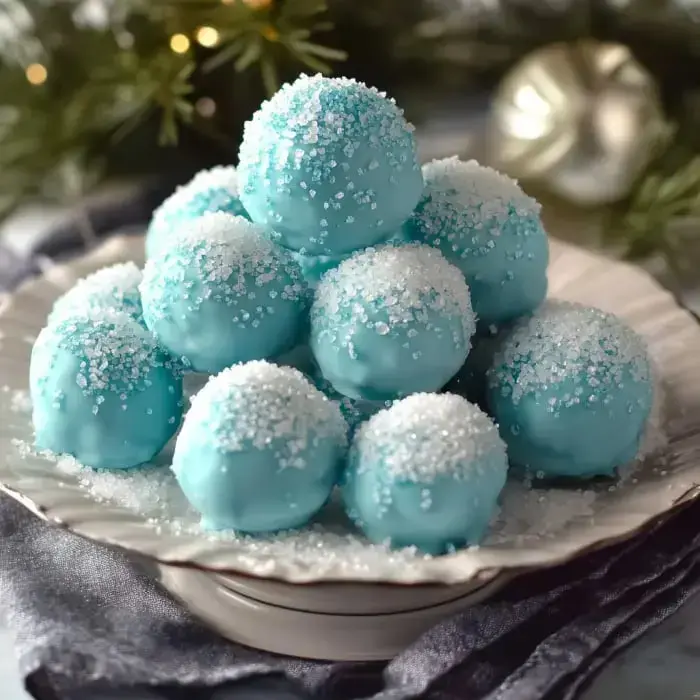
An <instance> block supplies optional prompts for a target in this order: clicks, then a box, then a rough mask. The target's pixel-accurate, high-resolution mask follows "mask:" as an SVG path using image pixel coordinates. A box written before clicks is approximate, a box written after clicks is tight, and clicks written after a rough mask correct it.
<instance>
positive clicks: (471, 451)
mask: <svg viewBox="0 0 700 700" xmlns="http://www.w3.org/2000/svg"><path fill="white" fill-rule="evenodd" d="M353 450H355V451H356V452H357V457H358V458H357V464H358V465H359V469H360V470H362V469H364V468H371V465H377V464H382V465H383V466H384V467H385V468H386V470H387V471H388V473H389V474H390V475H391V476H392V477H393V478H394V479H397V480H408V481H411V482H414V483H425V484H430V483H432V482H433V481H434V480H435V479H436V478H437V477H439V476H452V477H454V478H456V479H463V478H465V477H467V476H468V475H472V474H479V473H480V472H481V470H483V469H486V468H489V466H492V464H493V462H491V460H489V461H488V462H487V461H485V460H484V458H485V457H489V458H494V459H495V460H498V461H500V462H501V463H502V465H503V469H505V465H506V447H505V444H504V443H503V441H502V440H501V438H500V436H499V434H498V429H497V428H496V426H495V424H494V423H493V421H492V420H491V419H490V418H489V417H488V416H487V415H486V414H485V413H484V412H483V411H481V409H479V408H478V407H477V406H474V405H473V404H471V403H469V402H468V401H467V400H466V399H463V398H462V397H461V396H456V395H455V394H413V395H412V396H409V397H408V398H406V399H403V400H402V401H398V402H396V403H394V404H393V405H392V406H391V408H387V409H385V410H382V411H380V412H379V413H377V414H376V415H374V416H373V417H372V418H370V419H369V421H367V422H366V423H364V424H362V425H361V426H360V428H359V430H358V432H357V434H356V436H355V439H354V441H353Z"/></svg>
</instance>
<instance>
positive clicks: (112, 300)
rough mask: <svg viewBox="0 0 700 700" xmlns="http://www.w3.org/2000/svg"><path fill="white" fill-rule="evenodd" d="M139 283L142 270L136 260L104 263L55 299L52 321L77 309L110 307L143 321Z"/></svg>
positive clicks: (51, 314) (50, 319) (50, 318)
mask: <svg viewBox="0 0 700 700" xmlns="http://www.w3.org/2000/svg"><path fill="white" fill-rule="evenodd" d="M139 284H141V270H140V269H139V268H138V267H137V266H136V265H135V264H134V263H133V262H126V263H118V264H116V265H110V266H109V267H103V268H102V269H101V270H98V271H97V272H93V273H92V274H91V275H88V276H87V277H84V278H83V279H81V280H79V281H78V282H77V283H76V284H75V286H74V287H72V288H71V289H69V290H68V291H67V292H66V293H65V294H63V295H62V296H60V297H59V298H58V299H57V300H56V303H55V304H54V305H53V309H52V310H51V313H50V314H49V323H51V322H54V321H56V320H58V319H60V318H61V317H64V316H67V315H71V314H73V313H75V312H80V311H85V312H91V311H100V310H103V309H111V310H113V311H123V312H124V313H126V314H127V315H128V316H130V317H131V318H133V319H134V320H135V321H138V322H139V323H141V324H143V311H142V309H141V294H140V293H139Z"/></svg>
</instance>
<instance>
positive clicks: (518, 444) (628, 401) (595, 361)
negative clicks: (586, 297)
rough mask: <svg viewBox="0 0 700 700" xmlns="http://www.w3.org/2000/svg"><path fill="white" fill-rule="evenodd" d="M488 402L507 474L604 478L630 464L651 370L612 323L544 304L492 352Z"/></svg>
mask: <svg viewBox="0 0 700 700" xmlns="http://www.w3.org/2000/svg"><path fill="white" fill-rule="evenodd" d="M487 398H488V403H489V407H490V410H491V413H492V415H493V416H494V418H495V419H496V422H497V423H498V424H499V426H500V430H501V435H502V437H503V439H504V440H505V442H506V443H507V445H508V456H509V459H510V461H511V464H514V465H517V466H519V467H523V468H525V469H526V470H528V471H531V472H533V473H541V474H544V475H547V476H571V477H593V476H601V475H612V474H613V473H614V470H615V468H616V467H619V466H621V465H624V464H625V463H627V462H630V461H631V460H633V459H634V458H635V456H636V454H637V451H638V448H639V445H640V440H641V438H642V435H643V433H644V429H645V426H646V422H647V418H648V416H649V413H650V410H651V407H652V399H653V385H652V378H651V370H650V361H649V358H648V355H647V350H646V347H645V345H644V342H643V341H642V339H641V338H640V337H639V336H638V335H637V334H636V333H635V332H634V331H632V330H631V329H630V328H628V327H627V326H625V325H624V324H623V323H622V322H621V321H620V320H619V319H618V318H616V317H615V316H613V315H611V314H608V313H605V312H603V311H600V310H598V309H592V308H588V307H585V306H580V305H578V304H571V303H567V302H560V301H548V302H546V303H545V304H544V305H543V306H542V307H541V308H540V309H538V310H537V312H535V313H534V314H533V315H532V316H531V317H528V318H523V319H521V320H520V321H518V322H517V323H516V324H515V325H514V327H513V329H512V330H511V331H510V332H509V333H508V334H507V336H506V337H505V339H504V340H503V341H502V342H501V343H500V344H499V348H498V351H497V352H496V354H495V357H494V360H493V365H492V367H491V369H490V370H489V373H488V397H487Z"/></svg>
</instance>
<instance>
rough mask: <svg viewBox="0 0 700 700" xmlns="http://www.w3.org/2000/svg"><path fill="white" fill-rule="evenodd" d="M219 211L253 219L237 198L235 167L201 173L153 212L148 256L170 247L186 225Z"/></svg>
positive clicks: (147, 235) (230, 166) (179, 188)
mask: <svg viewBox="0 0 700 700" xmlns="http://www.w3.org/2000/svg"><path fill="white" fill-rule="evenodd" d="M217 211H223V212H226V213H227V214H232V215H235V216H243V217H245V218H246V219H248V218H250V217H249V216H248V213H247V212H246V210H245V208H244V207H243V205H242V204H241V200H240V199H239V197H238V174H237V173H236V168H234V167H233V166H232V165H219V166H216V167H214V168H211V169H209V170H201V171H200V172H199V173H197V174H196V175H195V176H194V177H193V178H192V179H191V180H190V181H189V182H188V183H187V184H186V185H183V186H181V187H178V188H177V190H175V192H174V193H173V194H171V195H170V197H168V198H167V199H166V200H165V201H164V202H163V203H162V204H161V205H160V206H159V207H158V208H157V209H156V210H155V212H153V217H152V218H151V223H150V224H149V227H148V231H147V233H146V256H147V257H149V258H151V257H153V256H154V255H157V254H158V253H159V252H160V251H161V250H162V249H163V247H164V246H167V245H168V244H169V241H170V238H171V236H172V235H173V233H174V232H175V231H176V230H177V229H178V228H179V227H180V225H181V224H182V223H183V222H185V221H190V220H191V219H196V218H197V217H199V216H202V214H207V213H212V212H217Z"/></svg>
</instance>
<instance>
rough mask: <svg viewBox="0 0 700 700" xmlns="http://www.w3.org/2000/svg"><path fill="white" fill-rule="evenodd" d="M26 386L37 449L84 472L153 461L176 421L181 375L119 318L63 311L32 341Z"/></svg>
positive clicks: (140, 331) (146, 336)
mask: <svg viewBox="0 0 700 700" xmlns="http://www.w3.org/2000/svg"><path fill="white" fill-rule="evenodd" d="M30 389H31V397H32V406H33V422H34V429H35V432H36V445H37V447H39V448H40V449H42V450H50V451H51V452H55V453H60V454H70V455H73V456H74V457H75V458H76V459H77V460H78V461H79V462H80V463H81V464H83V465H85V466H89V467H98V468H107V469H125V468H129V467H135V466H138V465H140V464H143V463H145V462H148V461H149V460H151V459H152V458H153V457H154V456H155V455H156V454H158V452H160V450H161V449H162V448H163V447H164V446H165V444H166V443H167V442H168V440H170V438H171V437H172V436H173V435H174V434H175V432H176V430H177V429H178V427H179V425H180V419H181V417H182V406H183V401H182V376H181V373H180V372H179V370H178V367H177V366H176V364H175V363H173V361H172V360H171V359H170V358H169V357H168V355H167V354H166V353H165V352H163V351H162V350H161V349H160V348H159V347H158V346H157V345H156V343H155V341H154V339H153V337H152V336H151V334H150V333H149V332H148V331H147V330H146V329H145V328H143V327H142V326H140V325H139V324H138V323H136V321H134V320H133V319H131V318H129V317H128V316H127V315H126V314H124V313H118V312H113V311H109V310H104V309H103V310H100V311H98V312H92V313H90V312H87V313H81V312H76V313H75V314H72V315H71V314H67V315H65V316H62V317H61V318H60V319H58V320H57V321H55V322H53V323H50V324H49V325H48V326H47V327H46V328H44V330H42V332H41V333H40V334H39V337H38V338H37V340H36V343H35V344H34V348H33V350H32V358H31V365H30Z"/></svg>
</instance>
